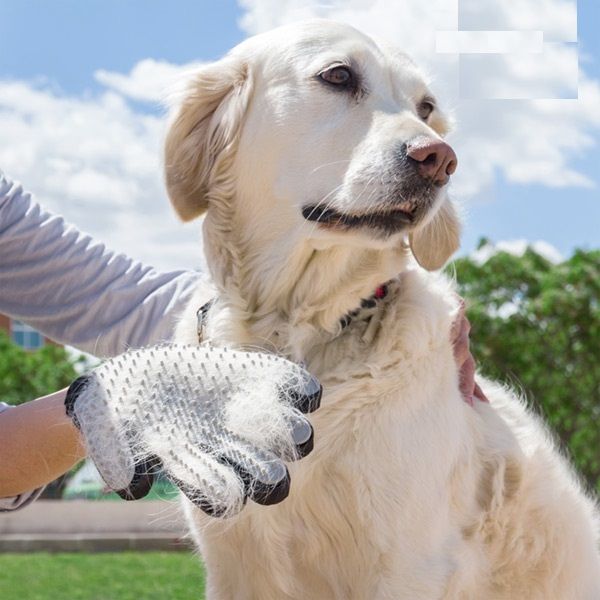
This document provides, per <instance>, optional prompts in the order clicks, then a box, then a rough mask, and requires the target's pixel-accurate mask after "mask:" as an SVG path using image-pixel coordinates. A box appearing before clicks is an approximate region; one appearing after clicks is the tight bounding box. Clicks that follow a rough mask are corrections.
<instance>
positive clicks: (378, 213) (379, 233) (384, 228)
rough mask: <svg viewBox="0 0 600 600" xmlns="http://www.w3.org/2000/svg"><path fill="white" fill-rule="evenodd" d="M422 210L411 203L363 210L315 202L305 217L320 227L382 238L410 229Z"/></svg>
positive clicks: (304, 211)
mask: <svg viewBox="0 0 600 600" xmlns="http://www.w3.org/2000/svg"><path fill="white" fill-rule="evenodd" d="M420 212H421V211H419V210H416V209H414V208H413V207H412V206H411V207H410V209H409V207H408V206H402V207H397V206H396V207H394V206H390V207H387V208H379V209H377V210H371V211H366V212H363V213H360V214H352V213H345V212H341V211H337V210H335V209H333V208H323V207H319V206H315V205H307V206H304V207H303V208H302V216H303V217H304V219H306V220H307V221H311V222H313V223H315V224H317V225H318V227H319V228H320V229H324V230H327V231H332V232H333V231H335V232H340V233H343V232H354V231H361V232H363V233H368V234H370V235H372V236H373V237H376V238H379V239H381V238H388V237H391V236H394V235H396V234H399V233H408V231H409V230H410V229H412V228H413V227H414V226H415V224H416V223H417V222H418V221H419V220H420V216H421V215H420Z"/></svg>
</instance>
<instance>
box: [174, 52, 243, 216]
mask: <svg viewBox="0 0 600 600" xmlns="http://www.w3.org/2000/svg"><path fill="white" fill-rule="evenodd" d="M250 88H251V80H250V76H249V68H248V64H247V63H246V62H245V61H244V60H242V59H241V58H240V57H237V56H233V55H228V56H226V57H225V58H223V59H222V60H220V61H219V62H216V63H212V64H210V65H207V66H204V67H202V68H201V69H200V70H199V71H198V72H197V73H195V74H194V75H193V77H192V78H191V80H190V83H189V84H188V86H187V89H186V91H185V94H184V96H183V101H182V102H181V104H180V106H179V108H178V110H177V112H176V113H175V116H174V118H173V119H172V121H171V124H170V127H169V129H168V131H167V136H166V140H165V180H166V185H167V192H168V194H169V197H170V199H171V202H172V204H173V207H174V208H175V211H176V212H177V214H178V215H179V217H180V218H181V219H182V220H183V221H189V220H191V219H194V218H195V217H198V216H200V215H201V214H202V213H203V212H204V211H205V210H206V209H207V207H208V195H209V190H210V189H211V188H212V184H213V182H214V180H215V179H216V178H218V166H219V164H220V163H221V162H222V161H223V160H226V159H227V158H228V157H230V156H231V155H232V153H233V151H234V147H235V142H236V140H237V136H238V133H239V130H240V125H241V122H242V119H243V116H244V113H245V110H246V106H247V104H248V101H249V98H250V94H251V89H250Z"/></svg>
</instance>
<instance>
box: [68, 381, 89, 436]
mask: <svg viewBox="0 0 600 600" xmlns="http://www.w3.org/2000/svg"><path fill="white" fill-rule="evenodd" d="M88 381H89V375H82V376H81V377H78V378H77V379H76V380H75V381H74V382H73V383H72V384H71V385H70V386H69V389H68V390H67V395H66V396H65V412H66V413H67V416H68V417H70V418H71V420H72V421H73V423H74V424H75V427H77V429H81V426H80V424H79V420H78V419H77V415H76V414H75V401H76V400H77V398H78V397H79V394H81V392H82V391H83V389H84V388H85V387H86V386H87V384H88Z"/></svg>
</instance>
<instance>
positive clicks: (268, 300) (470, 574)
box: [166, 21, 600, 600]
mask: <svg viewBox="0 0 600 600" xmlns="http://www.w3.org/2000/svg"><path fill="white" fill-rule="evenodd" d="M339 62H343V63H346V64H349V65H352V66H353V68H354V69H355V70H356V71H359V72H360V73H361V77H362V83H363V84H364V90H363V91H362V92H361V94H356V95H355V96H353V97H350V96H349V95H344V93H340V92H339V91H338V90H332V89H327V87H326V86H324V85H323V84H322V82H320V81H319V80H318V77H316V76H315V74H317V73H318V72H319V71H320V70H322V69H323V68H325V67H327V66H328V65H330V64H337V63H339ZM425 93H428V90H427V86H426V83H425V81H424V80H423V78H422V76H421V75H420V73H419V72H418V70H417V69H416V67H415V66H414V65H413V64H412V63H411V62H410V61H409V59H407V58H406V57H405V56H403V55H401V54H399V53H396V52H395V51H392V50H389V49H387V48H384V47H382V46H378V45H377V44H375V42H373V40H371V39H370V38H367V37H366V36H364V35H362V34H360V33H359V32H357V31H356V30H354V29H352V28H350V27H347V26H343V25H339V24H336V23H331V22H327V21H311V22H307V23H301V24H297V25H294V26H290V27H286V28H283V29H279V30H275V31H273V32H270V33H268V34H265V35H262V36H258V37H256V38H252V39H250V40H248V41H246V42H244V43H243V44H242V45H240V46H239V47H238V48H236V49H235V50H234V51H232V53H231V54H230V55H228V56H227V57H226V58H225V59H223V60H222V61H220V62H218V63H215V64H213V65H210V66H208V67H206V68H204V69H203V70H202V71H201V72H200V73H199V74H198V76H197V77H196V78H195V79H194V80H193V81H192V82H191V84H190V88H189V90H188V93H187V95H186V97H185V99H184V100H183V103H182V107H181V108H180V109H179V111H178V113H177V114H176V116H175V118H174V120H173V122H172V126H171V129H170V131H169V135H168V139H167V144H166V176H167V185H168V188H169V193H170V195H171V199H172V201H173V204H174V206H175V208H176V210H177V211H178V212H179V214H180V215H181V216H182V218H184V219H190V218H193V217H195V216H198V215H200V214H201V213H202V212H203V211H205V210H206V209H208V210H207V213H206V218H205V221H204V241H205V251H206V254H207V258H208V263H209V267H210V270H211V275H212V277H213V280H214V282H215V285H216V287H217V301H216V303H215V305H214V306H213V308H212V309H211V310H210V313H209V318H208V323H207V326H206V333H207V337H208V338H210V339H211V340H212V341H213V342H214V343H219V344H227V345H239V346H256V347H261V348H266V349H269V350H273V351H276V352H279V353H282V354H285V355H287V356H289V357H292V358H293V359H295V360H304V361H306V362H307V364H308V368H309V370H310V371H311V372H312V373H314V374H315V375H317V376H318V377H319V378H320V380H321V383H322V384H323V388H324V397H323V401H322V406H321V408H320V409H319V410H318V411H317V412H316V413H314V415H312V416H311V421H312V423H313V426H314V429H315V449H314V451H313V452H312V454H311V455H309V456H308V457H307V458H305V459H303V460H302V461H300V462H299V463H297V464H293V465H290V472H291V476H292V487H291V492H290V495H289V497H288V498H287V499H286V500H285V501H284V502H282V503H281V504H279V505H276V506H269V507H263V506H258V505H256V504H252V503H250V504H249V505H248V506H247V507H246V508H245V509H244V510H243V511H242V513H241V514H240V515H239V516H237V517H234V518H232V519H229V520H225V521H223V520H217V519H211V518H210V517H206V516H205V515H203V514H202V513H201V512H200V511H199V510H198V509H195V508H194V507H193V506H192V505H189V504H188V505H186V512H187V516H188V521H189V523H190V527H191V529H192V533H193V536H194V539H195V541H196V543H197V544H198V547H199V548H200V550H201V552H202V556H203V558H204V561H205V563H206V567H207V573H208V592H207V597H208V598H209V599H212V600H215V599H218V600H225V599H257V600H271V599H273V600H275V599H276V600H283V599H311V600H312V599H314V600H321V599H322V600H329V599H340V600H341V599H357V600H358V599H361V600H362V599H365V600H370V599H390V600H391V599H394V600H397V599H410V600H416V599H434V598H435V599H438V598H444V599H465V600H466V599H473V600H482V599H490V600H509V599H510V600H514V599H521V598H522V599H527V600H536V599H539V600H549V599H555V600H570V599H573V600H575V599H576V600H594V599H598V598H600V558H599V553H598V518H597V514H596V512H595V506H594V504H593V502H592V500H591V499H590V498H588V497H586V495H585V494H584V492H583V491H582V489H581V487H580V486H579V484H578V482H577V480H576V478H575V476H574V475H573V473H572V471H571V469H570V467H569V465H568V464H567V462H566V461H565V460H564V459H563V458H562V457H561V456H560V454H559V452H558V451H557V450H556V448H555V446H554V444H553V442H552V440H551V437H550V435H549V434H548V432H547V431H546V429H545V428H544V425H543V424H542V423H540V422H539V420H538V419H537V418H536V417H534V416H533V415H532V414H531V413H530V412H529V411H528V410H527V409H526V407H525V406H524V404H523V402H522V401H520V400H519V399H518V398H517V397H516V396H515V394H514V393H513V392H512V391H510V390H507V389H503V388H502V387H500V386H498V385H496V384H494V383H492V382H488V381H484V380H481V379H480V380H479V382H480V384H481V385H482V387H483V388H484V390H485V391H486V393H487V395H488V397H489V398H490V404H484V403H477V404H476V406H475V407H471V406H469V405H467V404H466V403H465V402H464V401H463V400H462V398H461V395H460V392H459V389H458V375H457V367H456V364H455V361H454V357H453V351H452V345H451V342H450V329H451V325H452V322H453V318H454V316H455V315H456V312H457V301H456V297H455V295H454V293H453V286H452V283H451V282H449V281H448V280H446V279H445V278H444V277H442V276H440V275H436V274H433V273H429V272H427V271H425V270H423V269H422V268H421V267H420V266H418V265H417V264H416V262H415V260H414V258H413V257H412V255H411V252H410V249H411V248H412V253H413V254H414V255H415V258H416V259H417V261H418V262H419V263H420V264H421V265H423V266H425V267H426V268H429V269H434V268H438V267H439V266H440V265H442V264H443V263H444V261H445V260H446V259H447V258H448V256H449V255H450V254H451V253H452V252H453V251H454V249H455V248H456V245H457V243H458V221H457V219H456V216H455V214H454V210H453V208H452V205H451V203H450V200H449V199H448V198H447V196H446V193H445V191H444V190H441V191H440V192H439V194H438V195H437V197H436V199H435V202H433V203H432V204H431V205H430V206H429V205H428V206H427V207H426V208H427V210H426V216H425V217H424V218H423V219H422V220H421V221H420V222H419V223H418V224H417V225H416V226H415V227H414V228H413V229H411V230H410V231H404V232H399V233H398V234H397V235H391V236H380V235H377V234H376V233H374V232H371V231H369V230H368V228H367V229H361V230H351V231H336V230H331V228H326V227H321V226H319V225H317V224H315V223H313V222H308V221H306V220H304V219H303V217H302V214H301V209H302V207H303V206H304V205H305V204H307V203H313V204H314V203H315V202H327V203H328V205H329V206H331V207H333V208H335V209H336V210H338V211H344V212H347V213H350V214H358V213H364V212H365V211H371V210H383V209H385V208H386V207H389V206H390V205H393V203H394V202H397V201H398V199H397V198H395V197H394V193H393V189H394V185H395V183H396V181H395V176H394V165H395V163H394V161H395V152H396V151H397V148H398V144H399V143H402V142H406V141H407V140H409V139H411V138H412V137H414V136H416V135H428V136H432V137H437V136H442V135H444V133H445V132H446V129H447V126H446V121H445V119H444V117H443V115H442V114H441V113H440V111H439V110H438V109H436V110H435V111H434V113H433V114H432V115H431V117H430V118H429V119H428V120H427V122H423V121H422V120H421V119H419V117H418V114H417V110H416V105H417V104H418V102H419V99H420V98H422V96H423V95H424V94H425ZM390 174H391V175H390ZM407 234H408V235H407ZM391 278H395V279H394V282H393V283H392V284H391V285H390V288H389V294H388V296H387V297H386V298H385V300H384V301H383V302H381V304H380V306H379V307H378V310H377V311H376V314H375V316H374V317H373V318H372V319H371V320H370V321H368V322H367V321H366V320H361V319H360V318H358V319H356V320H355V321H354V322H353V323H352V324H351V325H350V326H349V327H347V328H346V329H344V330H342V329H341V327H340V325H339V319H340V317H341V316H343V315H344V314H346V313H348V312H349V311H351V310H352V309H354V308H355V307H357V306H358V305H359V304H360V300H361V298H366V297H368V296H370V295H371V294H372V292H373V290H374V289H375V287H377V285H379V284H381V283H382V282H384V281H387V280H389V279H391ZM200 303H201V301H200V300H198V302H197V303H192V304H191V305H190V306H189V309H188V311H187V313H186V315H184V318H183V319H182V321H181V324H180V326H179V331H178V336H179V339H180V340H181V341H186V342H192V343H193V342H194V341H195V336H196V333H195V332H196V327H195V312H196V310H197V309H198V306H199V304H200Z"/></svg>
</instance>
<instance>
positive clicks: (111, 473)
mask: <svg viewBox="0 0 600 600" xmlns="http://www.w3.org/2000/svg"><path fill="white" fill-rule="evenodd" d="M320 398H321V386H320V385H319V383H318V381H317V380H316V379H315V378H313V377H312V376H310V375H309V374H308V373H307V372H306V371H305V370H304V369H302V368H301V367H300V366H299V365H296V364H294V363H292V362H289V361H287V360H285V359H283V358H281V357H278V356H275V355H269V354H261V353H254V352H252V353H249V352H242V351H233V350H227V349H224V348H215V347H211V346H200V347H198V346H180V345H166V346H158V347H153V348H146V349H143V350H136V351H132V352H128V353H126V354H123V355H121V356H119V357H117V358H114V359H111V360H108V361H107V362H105V363H104V364H103V365H101V366H100V367H98V368H97V369H95V370H94V371H93V372H92V373H90V374H89V375H87V376H85V377H83V378H80V379H78V380H76V381H75V382H74V383H73V384H72V385H71V387H70V388H69V392H68V394H67V400H66V407H67V413H68V414H69V415H70V416H71V417H72V418H73V421H74V422H75V424H76V425H77V426H78V427H79V428H80V430H81V432H82V434H83V437H84V438H85V440H86V444H87V448H88V452H89V455H90V456H91V458H92V459H93V460H94V462H95V464H96V466H97V468H98V470H99V472H100V474H101V475H102V477H103V478H104V480H105V482H106V483H107V485H108V486H109V487H110V488H111V489H113V490H115V491H116V492H117V493H118V494H119V495H120V496H121V497H122V498H125V499H137V498H140V497H143V496H144V495H146V494H147V493H148V491H149V490H150V487H151V485H152V481H153V477H154V474H155V473H156V472H157V471H158V470H159V469H163V470H164V472H165V473H166V475H167V476H168V477H169V478H170V479H171V480H172V481H173V482H174V483H175V484H176V485H177V486H178V487H179V488H180V489H181V490H182V492H183V493H184V494H185V495H186V496H187V497H188V498H189V499H190V500H191V501H192V502H194V503H195V504H197V505H198V506H199V507H200V508H202V509H203V510H204V511H205V512H207V513H209V514H212V515H216V516H226V515H231V514H235V513H236V512H238V511H239V510H240V509H241V508H242V507H243V506H244V504H245V502H246V498H248V497H249V498H251V499H252V500H254V501H255V502H258V503H260V504H273V503H276V502H280V501H281V500H283V499H284V498H285V497H286V496H287V494H288V492H289V485H290V481H289V473H288V470H287V468H286V466H285V464H284V462H283V461H285V460H296V459H299V458H302V457H303V456H305V455H306V454H308V453H309V452H310V451H311V450H312V447H313V430H312V427H311V425H310V423H309V422H308V420H307V419H306V418H305V417H304V416H303V414H302V413H303V412H311V411H313V410H316V409H317V408H318V406H319V403H320Z"/></svg>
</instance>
